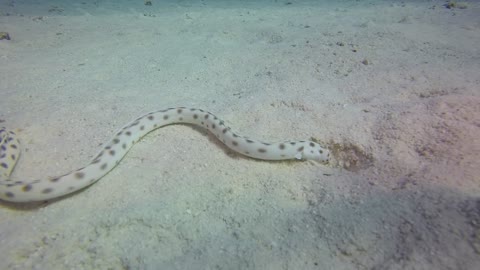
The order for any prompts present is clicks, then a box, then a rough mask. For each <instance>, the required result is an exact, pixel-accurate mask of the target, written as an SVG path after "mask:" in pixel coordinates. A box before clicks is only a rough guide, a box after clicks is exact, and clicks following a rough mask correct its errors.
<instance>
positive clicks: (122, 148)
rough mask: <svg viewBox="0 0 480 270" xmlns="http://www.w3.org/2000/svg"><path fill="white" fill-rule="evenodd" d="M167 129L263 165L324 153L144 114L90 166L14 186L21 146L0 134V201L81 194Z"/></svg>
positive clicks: (209, 122) (211, 119) (195, 118)
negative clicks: (197, 135)
mask: <svg viewBox="0 0 480 270" xmlns="http://www.w3.org/2000/svg"><path fill="white" fill-rule="evenodd" d="M170 124H192V125H195V126H200V127H203V128H206V129H207V130H208V131H210V132H211V133H212V134H213V135H215V136H216V137H217V138H218V139H219V140H220V141H221V142H223V143H224V144H225V145H226V146H227V147H228V148H230V149H232V150H233V151H235V152H237V153H240V154H242V155H245V156H249V157H252V158H256V159H261V160H287V159H299V160H316V161H320V162H326V161H328V159H329V156H330V154H329V151H328V149H326V148H324V147H322V146H320V145H319V144H318V143H316V142H313V141H284V142H277V143H265V142H261V141H259V140H254V139H251V138H248V137H246V136H241V135H239V134H237V133H235V132H233V131H232V130H231V129H230V128H229V127H227V126H226V125H225V122H224V121H222V120H221V119H219V118H218V117H216V116H215V115H213V114H212V113H210V112H207V111H205V110H201V109H194V108H185V107H178V108H169V109H165V110H158V111H154V112H150V113H147V114H145V115H142V116H140V117H138V118H137V119H135V120H133V121H132V122H130V123H128V124H127V125H125V126H124V127H122V128H121V129H120V130H119V131H118V132H117V133H115V135H114V136H113V138H111V139H110V141H108V142H107V143H106V144H104V146H103V148H102V150H101V151H100V152H99V153H98V154H97V155H96V156H95V157H94V158H93V159H92V161H91V162H90V163H88V165H86V166H85V167H82V168H79V169H77V170H74V171H71V172H69V173H67V174H65V175H62V176H58V177H51V178H45V179H41V180H28V181H14V180H12V179H10V174H11V173H12V171H13V168H14V167H15V164H16V162H17V160H18V158H19V156H20V142H19V140H18V138H17V136H16V134H15V133H14V132H13V131H9V130H7V129H6V128H0V199H1V200H4V201H9V202H32V201H45V200H50V199H54V198H58V197H61V196H64V195H67V194H70V193H73V192H75V191H78V190H81V189H83V188H85V187H87V186H89V185H91V184H93V183H95V182H96V181H98V180H99V179H100V178H102V177H103V176H104V175H106V174H107V173H108V172H109V171H110V170H112V169H113V168H114V167H115V166H116V165H117V164H118V163H119V162H120V160H121V159H122V158H123V157H124V156H125V155H126V153H127V152H128V150H129V149H130V148H131V147H132V145H133V144H134V143H136V142H137V141H138V140H140V139H141V138H142V137H143V136H145V135H146V134H147V133H149V132H151V131H152V130H155V129H157V128H160V127H163V126H166V125H170Z"/></svg>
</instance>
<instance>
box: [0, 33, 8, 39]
mask: <svg viewBox="0 0 480 270" xmlns="http://www.w3.org/2000/svg"><path fill="white" fill-rule="evenodd" d="M2 39H6V40H10V35H9V34H8V33H7V32H0V40H2Z"/></svg>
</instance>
